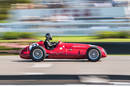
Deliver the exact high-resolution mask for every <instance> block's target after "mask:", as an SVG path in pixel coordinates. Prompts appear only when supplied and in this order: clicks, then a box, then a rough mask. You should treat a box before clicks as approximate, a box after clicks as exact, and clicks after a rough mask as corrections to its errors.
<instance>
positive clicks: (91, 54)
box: [86, 47, 101, 62]
mask: <svg viewBox="0 0 130 87" xmlns="http://www.w3.org/2000/svg"><path fill="white" fill-rule="evenodd" d="M86 57H87V59H88V60H89V61H92V62H96V61H99V60H100V58H101V52H100V50H99V49H98V48H96V47H90V48H89V49H88V50H87V53H86Z"/></svg>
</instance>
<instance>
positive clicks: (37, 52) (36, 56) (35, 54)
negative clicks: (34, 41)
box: [30, 46, 46, 62]
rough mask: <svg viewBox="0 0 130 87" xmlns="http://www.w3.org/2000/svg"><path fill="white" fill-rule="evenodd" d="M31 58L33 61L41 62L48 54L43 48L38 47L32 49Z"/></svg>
mask: <svg viewBox="0 0 130 87" xmlns="http://www.w3.org/2000/svg"><path fill="white" fill-rule="evenodd" d="M30 56H31V58H32V60H33V61H35V62H41V61H43V60H44V58H45V57H46V52H45V50H44V48H42V47H40V46H36V47H33V48H32V50H31V52H30Z"/></svg>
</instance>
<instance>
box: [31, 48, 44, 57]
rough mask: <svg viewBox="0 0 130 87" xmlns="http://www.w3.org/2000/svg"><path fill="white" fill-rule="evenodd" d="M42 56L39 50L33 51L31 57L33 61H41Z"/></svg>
mask: <svg viewBox="0 0 130 87" xmlns="http://www.w3.org/2000/svg"><path fill="white" fill-rule="evenodd" d="M42 56H43V53H42V50H41V49H35V50H34V51H33V57H34V58H35V59H41V58H42Z"/></svg>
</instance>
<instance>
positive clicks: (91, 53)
mask: <svg viewBox="0 0 130 87" xmlns="http://www.w3.org/2000/svg"><path fill="white" fill-rule="evenodd" d="M98 57H99V52H98V50H96V49H92V50H90V51H89V58H91V59H97V58H98Z"/></svg>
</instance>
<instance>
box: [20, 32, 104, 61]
mask: <svg viewBox="0 0 130 87" xmlns="http://www.w3.org/2000/svg"><path fill="white" fill-rule="evenodd" d="M49 40H52V37H51V35H50V34H49V33H48V34H46V40H45V41H39V42H36V43H33V44H31V45H29V46H27V47H25V48H23V49H22V51H21V52H20V57H21V58H23V59H32V60H33V61H36V62H40V61H43V60H44V59H45V58H48V59H88V60H89V61H92V62H96V61H99V60H100V58H104V57H106V56H107V53H106V51H105V50H104V49H103V48H102V47H100V46H96V45H90V44H80V43H64V42H61V41H58V42H50V41H49Z"/></svg>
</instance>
